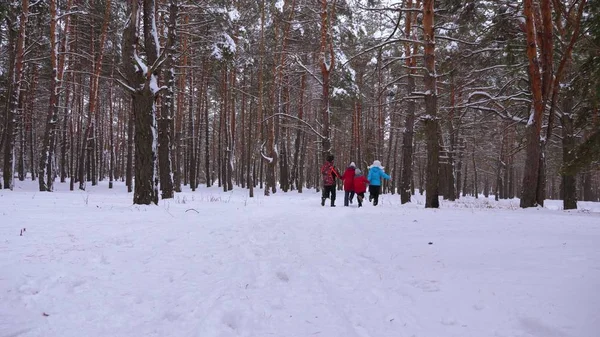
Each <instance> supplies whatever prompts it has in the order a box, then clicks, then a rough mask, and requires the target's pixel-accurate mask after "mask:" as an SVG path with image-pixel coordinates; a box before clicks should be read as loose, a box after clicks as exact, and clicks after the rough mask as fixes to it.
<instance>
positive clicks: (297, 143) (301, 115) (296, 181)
mask: <svg viewBox="0 0 600 337" xmlns="http://www.w3.org/2000/svg"><path fill="white" fill-rule="evenodd" d="M300 83H301V84H300V93H299V94H298V95H299V99H298V119H299V121H298V122H297V124H296V126H297V128H298V129H296V138H295V139H294V163H293V165H294V173H293V178H292V179H293V180H294V184H295V185H296V188H297V189H298V193H302V184H303V182H302V180H301V179H300V176H301V172H300V163H299V162H298V161H299V159H300V145H301V140H302V130H301V129H300V127H301V122H300V121H302V118H304V91H305V90H306V73H302V75H301V79H300Z"/></svg>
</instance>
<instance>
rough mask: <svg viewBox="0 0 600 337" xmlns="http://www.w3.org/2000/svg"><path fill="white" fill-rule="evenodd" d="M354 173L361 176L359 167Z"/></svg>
mask: <svg viewBox="0 0 600 337" xmlns="http://www.w3.org/2000/svg"><path fill="white" fill-rule="evenodd" d="M354 175H355V176H357V177H358V176H362V171H361V169H359V168H357V169H356V170H354Z"/></svg>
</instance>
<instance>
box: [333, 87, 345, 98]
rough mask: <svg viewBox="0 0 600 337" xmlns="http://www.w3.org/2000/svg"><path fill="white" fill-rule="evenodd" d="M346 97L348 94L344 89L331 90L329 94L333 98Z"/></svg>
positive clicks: (335, 88)
mask: <svg viewBox="0 0 600 337" xmlns="http://www.w3.org/2000/svg"><path fill="white" fill-rule="evenodd" d="M347 95H348V92H347V91H346V89H344V88H337V87H334V88H333V93H332V94H331V96H333V97H337V96H347Z"/></svg>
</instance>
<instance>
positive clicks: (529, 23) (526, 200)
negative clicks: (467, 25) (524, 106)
mask: <svg viewBox="0 0 600 337" xmlns="http://www.w3.org/2000/svg"><path fill="white" fill-rule="evenodd" d="M524 15H525V30H526V36H527V59H528V60H529V68H528V70H529V87H530V90H531V93H532V96H533V97H532V99H533V106H532V108H531V113H530V117H529V122H528V123H527V129H526V142H527V145H526V158H525V171H524V174H523V186H522V192H521V202H520V206H521V207H522V208H526V207H535V206H537V205H538V200H537V192H538V189H537V186H538V178H539V167H540V155H541V149H540V134H541V128H542V118H543V115H544V105H543V97H542V83H541V77H540V66H539V60H538V56H537V53H538V50H537V48H536V36H535V26H534V19H535V18H534V13H533V0H524Z"/></svg>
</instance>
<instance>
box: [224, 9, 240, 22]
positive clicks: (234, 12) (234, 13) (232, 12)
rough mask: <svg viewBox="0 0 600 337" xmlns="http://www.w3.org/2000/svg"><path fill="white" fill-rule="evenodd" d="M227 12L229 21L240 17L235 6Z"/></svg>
mask: <svg viewBox="0 0 600 337" xmlns="http://www.w3.org/2000/svg"><path fill="white" fill-rule="evenodd" d="M227 14H228V15H229V20H231V21H237V20H239V19H240V12H238V10H237V9H235V8H234V9H232V10H230V11H229V12H227Z"/></svg>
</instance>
